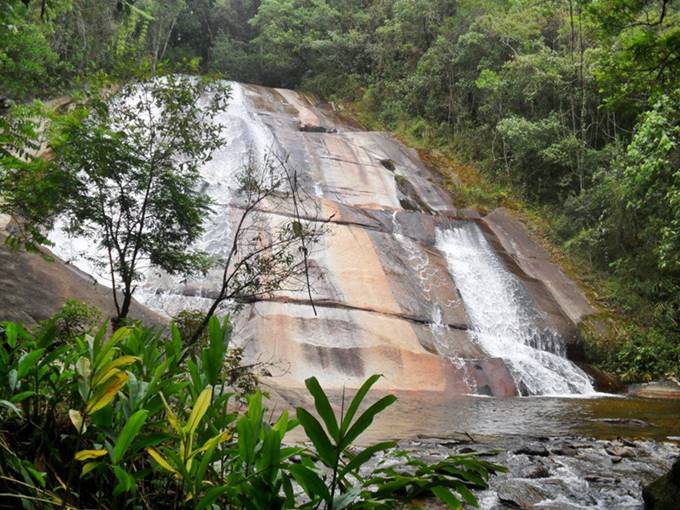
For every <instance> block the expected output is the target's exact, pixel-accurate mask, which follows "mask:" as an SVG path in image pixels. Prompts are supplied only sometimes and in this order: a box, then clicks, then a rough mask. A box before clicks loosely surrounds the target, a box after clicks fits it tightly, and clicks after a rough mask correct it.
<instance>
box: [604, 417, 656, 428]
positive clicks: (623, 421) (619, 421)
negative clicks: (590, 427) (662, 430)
mask: <svg viewBox="0 0 680 510" xmlns="http://www.w3.org/2000/svg"><path fill="white" fill-rule="evenodd" d="M590 421H597V422H601V423H608V424H610V425H635V426H636V427H649V423H647V422H646V421H644V420H639V419H637V418H597V419H593V420H590Z"/></svg>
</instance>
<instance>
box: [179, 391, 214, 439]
mask: <svg viewBox="0 0 680 510" xmlns="http://www.w3.org/2000/svg"><path fill="white" fill-rule="evenodd" d="M211 399H212V386H207V387H206V388H205V389H204V390H203V391H202V392H201V394H200V395H199V396H198V398H197V399H196V402H195V403H194V408H193V409H192V410H191V415H189V421H187V424H186V425H185V426H184V431H185V432H187V433H188V434H189V435H190V436H191V435H193V434H194V432H196V429H197V428H198V424H199V423H200V422H201V419H202V418H203V416H204V415H205V413H206V412H207V411H208V407H210V400H211Z"/></svg>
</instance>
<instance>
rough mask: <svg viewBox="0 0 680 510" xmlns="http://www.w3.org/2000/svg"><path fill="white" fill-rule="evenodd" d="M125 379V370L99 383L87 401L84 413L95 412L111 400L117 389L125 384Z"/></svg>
mask: <svg viewBox="0 0 680 510" xmlns="http://www.w3.org/2000/svg"><path fill="white" fill-rule="evenodd" d="M127 380H128V375H127V374H126V373H125V372H119V373H117V374H116V375H114V376H113V377H112V378H111V379H109V380H107V381H106V382H105V383H103V384H100V385H99V387H98V388H97V392H96V393H95V394H94V396H93V397H92V398H91V399H90V400H89V401H88V402H87V407H86V408H85V414H87V415H90V414H92V413H95V412H97V411H99V410H100V409H101V408H102V407H104V406H106V405H107V404H108V403H109V402H111V400H113V397H115V396H116V393H118V390H120V389H121V388H122V387H123V386H124V385H125V383H126V382H127Z"/></svg>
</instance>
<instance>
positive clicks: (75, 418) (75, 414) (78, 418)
mask: <svg viewBox="0 0 680 510" xmlns="http://www.w3.org/2000/svg"><path fill="white" fill-rule="evenodd" d="M68 417H69V418H70V419H71V423H73V426H74V427H75V428H76V430H77V431H78V433H79V434H82V433H84V432H85V431H86V430H87V425H85V424H84V423H83V415H82V414H80V411H76V410H75V409H69V411H68Z"/></svg>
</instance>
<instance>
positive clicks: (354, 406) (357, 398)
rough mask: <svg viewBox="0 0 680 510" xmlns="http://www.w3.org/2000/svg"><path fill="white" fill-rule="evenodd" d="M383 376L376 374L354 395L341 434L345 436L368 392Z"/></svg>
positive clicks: (343, 420) (343, 421)
mask: <svg viewBox="0 0 680 510" xmlns="http://www.w3.org/2000/svg"><path fill="white" fill-rule="evenodd" d="M381 377H382V376H381V375H379V374H374V375H372V376H371V377H369V378H368V379H366V382H364V384H362V385H361V388H359V391H357V394H356V395H354V398H353V399H352V402H351V403H350V405H349V407H348V408H347V413H346V414H345V416H344V418H343V419H342V426H341V434H344V433H345V432H346V431H347V430H348V429H349V426H350V424H351V423H352V420H353V419H354V415H355V414H356V412H357V410H358V409H359V406H360V405H361V403H362V402H363V400H364V398H366V394H367V393H368V390H370V389H371V386H373V385H374V384H375V383H376V382H377V381H378V379H380V378H381Z"/></svg>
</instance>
